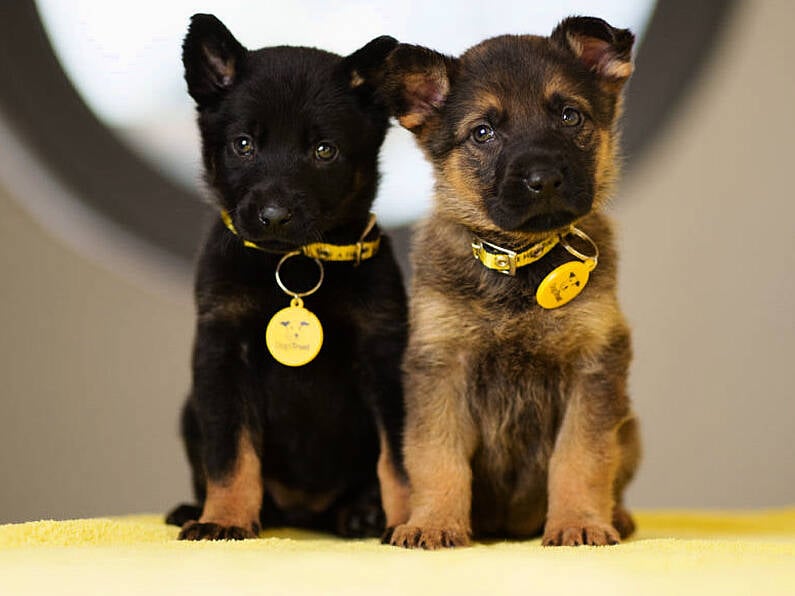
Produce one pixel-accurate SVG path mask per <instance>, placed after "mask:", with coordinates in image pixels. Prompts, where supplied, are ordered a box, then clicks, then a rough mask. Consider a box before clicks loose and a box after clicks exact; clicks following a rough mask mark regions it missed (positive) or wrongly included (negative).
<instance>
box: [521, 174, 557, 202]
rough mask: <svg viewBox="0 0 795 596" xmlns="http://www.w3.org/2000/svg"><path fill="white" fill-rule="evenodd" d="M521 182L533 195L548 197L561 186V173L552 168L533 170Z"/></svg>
mask: <svg viewBox="0 0 795 596" xmlns="http://www.w3.org/2000/svg"><path fill="white" fill-rule="evenodd" d="M523 180H524V183H525V186H527V189H528V190H529V191H530V192H531V193H532V194H533V195H535V196H538V197H543V196H550V195H552V194H554V193H555V192H557V190H558V189H559V188H560V187H561V185H562V184H563V172H561V171H560V170H559V169H558V168H553V167H544V168H534V169H532V170H531V171H530V172H529V173H528V174H527V176H526V177H525V178H524V179H523Z"/></svg>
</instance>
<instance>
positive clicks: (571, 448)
mask: <svg viewBox="0 0 795 596" xmlns="http://www.w3.org/2000/svg"><path fill="white" fill-rule="evenodd" d="M587 403H588V396H587V395H585V394H584V392H582V391H581V390H576V391H575V393H574V394H573V395H572V396H571V398H570V401H569V404H568V407H567V408H566V414H565V416H564V419H563V424H562V426H561V429H560V432H559V433H558V437H557V440H556V442H555V449H554V451H553V453H552V457H551V459H550V463H549V485H548V492H549V508H548V511H547V523H546V526H545V528H544V541H543V542H544V544H555V545H558V544H560V545H564V546H574V545H578V544H596V545H604V544H615V543H617V542H618V541H619V539H620V536H619V535H618V532H617V531H616V529H615V528H614V527H613V525H612V519H613V510H614V507H615V501H614V498H615V497H614V486H615V479H616V472H617V470H618V467H619V465H620V460H621V450H620V446H619V442H618V434H617V432H618V429H617V428H609V429H603V428H597V427H595V425H594V423H593V421H592V416H593V413H592V412H590V411H589V408H588V405H587Z"/></svg>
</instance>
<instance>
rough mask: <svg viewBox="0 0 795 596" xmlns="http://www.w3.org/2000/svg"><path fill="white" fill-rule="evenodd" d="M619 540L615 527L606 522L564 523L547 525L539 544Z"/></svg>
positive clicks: (613, 541)
mask: <svg viewBox="0 0 795 596" xmlns="http://www.w3.org/2000/svg"><path fill="white" fill-rule="evenodd" d="M619 542H621V538H620V537H619V534H618V532H617V531H616V529H615V528H614V527H613V526H611V525H608V524H595V523H583V524H564V525H560V526H551V527H549V526H548V527H547V528H546V529H545V530H544V538H543V539H542V540H541V544H543V545H544V546H583V545H586V546H606V545H608V544H618V543H619Z"/></svg>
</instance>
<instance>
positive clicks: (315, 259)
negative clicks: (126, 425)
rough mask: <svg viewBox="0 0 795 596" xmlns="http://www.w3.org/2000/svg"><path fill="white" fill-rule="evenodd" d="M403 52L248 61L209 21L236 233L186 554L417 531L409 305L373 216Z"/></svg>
mask: <svg viewBox="0 0 795 596" xmlns="http://www.w3.org/2000/svg"><path fill="white" fill-rule="evenodd" d="M396 43H397V42H396V41H395V40H394V39H392V38H390V37H380V38H377V39H375V40H373V41H372V42H370V43H369V44H367V45H366V46H365V47H363V48H362V49H360V50H358V51H357V52H355V53H353V54H352V55H350V56H348V57H346V58H342V57H340V56H337V55H335V54H331V53H329V52H324V51H321V50H317V49H310V48H298V47H272V48H264V49H261V50H257V51H247V50H246V49H245V48H244V47H243V46H242V45H241V44H240V43H239V42H238V41H237V40H236V39H235V38H234V37H233V36H232V34H231V33H230V32H229V31H228V30H227V29H226V27H225V26H224V25H223V24H222V23H221V22H220V21H219V20H218V19H216V18H215V17H213V16H211V15H195V16H194V17H193V18H192V21H191V25H190V28H189V31H188V34H187V37H186V38H185V42H184V45H183V57H182V58H183V63H184V66H185V79H186V81H187V83H188V91H189V93H190V95H191V96H192V97H193V98H194V99H195V100H196V103H197V105H198V123H199V128H200V131H201V136H202V156H203V162H204V167H205V178H206V182H207V184H208V186H209V188H210V189H211V191H212V194H213V198H214V202H215V203H216V204H217V205H216V206H217V207H218V208H219V210H220V212H221V215H222V217H223V219H224V221H222V218H221V217H219V220H218V222H217V223H216V225H215V227H214V228H213V229H212V232H211V233H210V236H209V238H208V239H207V242H206V245H205V247H204V250H203V253H202V255H201V258H200V261H199V265H198V272H197V277H196V304H197V315H198V321H197V331H196V341H195V346H194V353H193V387H192V391H191V393H190V396H189V397H188V400H187V403H186V405H185V409H184V412H183V418H182V432H183V436H184V440H185V444H186V448H187V452H188V457H189V460H190V464H191V468H192V472H193V484H194V490H195V494H196V497H197V498H198V500H199V502H200V505H201V506H200V507H196V506H181V507H178V508H177V509H176V510H175V511H173V512H172V513H171V514H170V515H169V517H168V521H169V523H173V524H177V525H181V526H182V531H181V533H180V538H181V539H188V540H199V539H225V538H236V539H240V538H249V537H255V536H256V535H257V532H258V529H259V527H260V525H266V526H273V525H300V526H307V527H312V528H319V529H324V530H329V531H334V532H337V533H339V534H342V535H373V534H377V533H380V531H381V530H382V529H383V525H384V521H386V522H387V523H388V524H389V525H390V526H391V525H395V524H396V523H400V522H402V521H405V518H406V516H407V512H406V500H407V499H406V488H405V486H406V481H405V475H404V473H403V466H402V462H401V458H400V453H401V450H400V447H399V441H400V434H401V429H402V423H403V410H402V390H401V380H400V372H399V367H400V359H401V355H402V352H403V349H404V346H405V341H406V337H405V336H406V299H405V292H404V289H403V285H402V280H401V276H400V271H399V269H398V267H397V265H396V263H395V260H394V258H393V255H392V252H391V249H390V245H389V242H388V240H387V238H385V237H383V236H381V235H380V232H379V230H378V228H377V226H374V222H373V221H371V219H370V215H369V210H370V207H371V204H372V202H373V199H374V196H375V192H376V186H377V182H378V171H377V161H378V151H379V148H380V145H381V142H382V141H383V139H384V134H385V132H386V129H387V126H388V116H387V113H386V110H385V107H384V106H383V105H382V104H381V103H380V102H379V101H378V99H377V98H376V97H375V94H374V88H375V84H374V82H373V81H372V80H371V78H372V77H373V76H375V72H376V71H377V70H378V67H380V65H381V64H382V62H383V60H384V59H385V58H386V56H387V54H388V53H389V51H390V50H392V49H393V48H394V46H395V45H396ZM225 224H226V225H225ZM288 253H292V254H288ZM316 286H319V288H317V290H316V291H313V289H314V288H315V287H316ZM299 296H304V297H305V299H306V306H305V308H302V307H303V301H302V299H301V298H300V297H299ZM291 298H292V300H291ZM288 305H291V307H290V308H287V307H288ZM283 309H285V312H286V313H287V316H284V314H285V313H280V315H279V316H278V317H276V318H274V315H275V314H276V313H277V312H279V311H282V310H283ZM306 309H308V310H309V311H311V312H314V314H315V315H316V316H317V319H314V317H312V315H311V312H310V313H308V312H307V310H306ZM272 319H273V320H272ZM317 321H319V324H320V325H321V326H322V332H321V331H320V330H319V329H318V325H317ZM266 328H267V329H268V331H267V336H268V341H267V345H266ZM320 336H322V347H320V344H319V339H320ZM318 349H319V353H317V350H318ZM315 353H317V355H316V356H314V354H315ZM313 356H314V358H313ZM282 362H284V363H282ZM379 453H380V456H379ZM376 469H377V474H376ZM378 480H380V484H381V487H380V488H381V496H382V498H383V509H384V512H385V514H386V520H384V519H383V517H382V516H381V505H380V502H379V500H378V494H379V491H378V488H379V487H378Z"/></svg>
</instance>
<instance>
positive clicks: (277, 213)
mask: <svg viewBox="0 0 795 596" xmlns="http://www.w3.org/2000/svg"><path fill="white" fill-rule="evenodd" d="M258 215H259V220H260V222H262V225H264V226H269V227H279V226H286V225H287V224H288V223H290V220H292V218H293V212H292V211H291V210H290V209H288V208H287V207H282V206H281V205H265V206H264V207H262V209H260V210H259V214H258Z"/></svg>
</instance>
